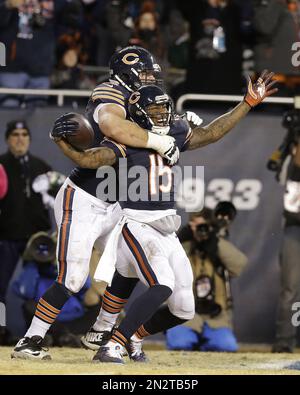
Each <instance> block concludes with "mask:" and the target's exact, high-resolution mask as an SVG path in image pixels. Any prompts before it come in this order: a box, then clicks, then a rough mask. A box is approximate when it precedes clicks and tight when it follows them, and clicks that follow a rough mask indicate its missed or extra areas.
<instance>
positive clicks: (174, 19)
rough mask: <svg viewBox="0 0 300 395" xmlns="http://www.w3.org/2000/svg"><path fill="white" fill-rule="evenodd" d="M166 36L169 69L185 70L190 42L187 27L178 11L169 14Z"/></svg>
mask: <svg viewBox="0 0 300 395" xmlns="http://www.w3.org/2000/svg"><path fill="white" fill-rule="evenodd" d="M168 35H169V38H168V41H169V42H168V61H169V64H170V67H175V68H178V69H186V68H187V65H188V48H189V40H190V35H189V25H188V22H187V21H186V20H185V19H184V18H183V16H182V14H181V13H180V11H179V10H178V9H174V10H172V11H171V13H170V18H169V24H168Z"/></svg>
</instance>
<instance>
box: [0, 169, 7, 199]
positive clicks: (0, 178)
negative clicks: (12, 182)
mask: <svg viewBox="0 0 300 395" xmlns="http://www.w3.org/2000/svg"><path fill="white" fill-rule="evenodd" d="M7 187H8V185H7V175H6V171H5V169H4V167H3V166H2V165H0V200H1V199H3V198H4V197H5V195H6V193H7Z"/></svg>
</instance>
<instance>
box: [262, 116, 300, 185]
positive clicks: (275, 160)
mask: <svg viewBox="0 0 300 395" xmlns="http://www.w3.org/2000/svg"><path fill="white" fill-rule="evenodd" d="M282 126H283V127H284V128H285V129H287V133H286V135H285V137H284V139H283V141H282V143H281V144H280V146H279V147H278V148H277V149H276V150H275V151H274V152H273V153H272V155H271V157H270V158H269V160H268V162H267V168H268V169H269V170H271V171H274V172H276V179H277V181H278V180H279V175H280V172H281V169H282V165H283V163H284V161H285V159H286V158H287V156H288V155H289V154H290V152H291V147H292V146H293V144H297V141H298V139H299V137H300V110H297V109H295V110H291V111H288V112H286V113H284V115H283V119H282Z"/></svg>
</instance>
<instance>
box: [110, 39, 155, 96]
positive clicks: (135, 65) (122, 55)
mask: <svg viewBox="0 0 300 395" xmlns="http://www.w3.org/2000/svg"><path fill="white" fill-rule="evenodd" d="M109 72H110V75H111V77H112V78H114V79H115V80H117V81H118V82H119V83H120V84H122V85H123V86H124V87H125V88H126V89H127V90H128V91H130V92H133V91H136V90H137V89H138V88H140V86H142V85H144V84H155V83H158V82H160V81H161V80H159V74H160V72H161V68H160V66H159V65H158V64H157V63H156V62H155V60H154V58H153V56H152V55H151V54H150V52H148V51H147V50H146V49H144V48H141V47H137V46H130V47H126V48H123V49H121V50H120V51H118V52H116V53H114V55H113V56H112V57H111V59H110V61H109ZM141 73H143V74H144V77H143V78H142V80H141V76H140V74H141ZM151 76H152V77H151ZM147 79H148V81H147Z"/></svg>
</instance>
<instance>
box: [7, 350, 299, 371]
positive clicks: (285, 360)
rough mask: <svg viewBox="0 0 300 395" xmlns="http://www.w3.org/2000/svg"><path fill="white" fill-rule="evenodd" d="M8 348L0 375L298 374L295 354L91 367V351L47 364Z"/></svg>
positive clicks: (170, 357) (192, 355)
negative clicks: (22, 357)
mask: <svg viewBox="0 0 300 395" xmlns="http://www.w3.org/2000/svg"><path fill="white" fill-rule="evenodd" d="M10 353H11V348H8V347H0V374H8V375H14V374H24V375H28V374H29V375H33V374H76V375H80V374H83V375H85V374H100V375H105V374H110V375H119V374H129V375H130V374H135V375H137V374H150V375H151V374H170V375H172V374H174V375H176V374H180V375H182V374H197V375H202V374H203V375H213V374H219V375H232V374H241V375H249V374H250V375H251V374H267V375H268V374H277V375H284V374H298V375H299V374H300V370H299V369H300V363H299V361H300V355H299V354H270V353H261V352H260V353H259V352H246V353H236V354H230V353H201V352H170V351H166V350H158V351H157V350H156V351H150V350H149V351H147V355H148V356H149V359H150V362H149V363H147V364H138V363H133V362H130V361H129V360H128V359H125V361H126V363H125V364H124V365H114V364H95V363H92V362H91V359H92V357H93V355H94V353H93V352H92V351H86V350H83V349H71V348H53V349H51V356H52V360H51V361H22V360H16V359H11V358H10Z"/></svg>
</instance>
